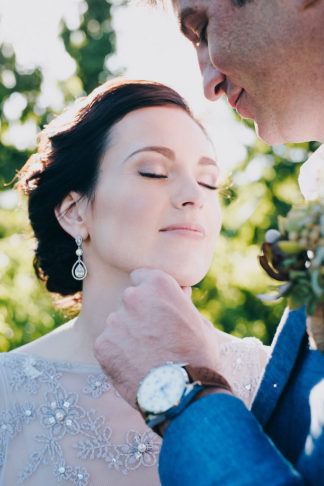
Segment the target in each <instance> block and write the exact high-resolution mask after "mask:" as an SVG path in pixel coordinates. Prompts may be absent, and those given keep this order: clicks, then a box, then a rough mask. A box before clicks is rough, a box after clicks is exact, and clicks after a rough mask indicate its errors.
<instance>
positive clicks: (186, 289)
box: [181, 287, 192, 299]
mask: <svg viewBox="0 0 324 486" xmlns="http://www.w3.org/2000/svg"><path fill="white" fill-rule="evenodd" d="M181 290H182V292H183V293H184V294H185V295H187V297H189V299H191V294H192V288H191V287H181Z"/></svg>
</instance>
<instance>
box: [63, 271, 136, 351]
mask: <svg viewBox="0 0 324 486" xmlns="http://www.w3.org/2000/svg"><path fill="white" fill-rule="evenodd" d="M129 285H130V280H129V275H128V274H126V273H119V272H116V273H115V272H114V275H109V277H108V278H107V277H105V278H102V279H100V278H98V277H97V278H92V279H91V278H89V279H88V277H87V280H86V281H84V285H83V296H82V309H81V312H80V314H79V315H78V317H77V318H76V319H75V320H74V321H72V322H71V325H70V333H71V337H73V341H74V346H76V345H77V347H78V356H79V357H80V358H81V356H82V361H89V360H92V358H93V360H95V358H94V357H93V346H94V342H95V340H96V339H97V337H98V336H99V334H101V333H102V331H103V330H104V329H105V325H106V324H105V322H106V318H107V317H108V315H109V314H110V313H111V312H113V311H115V310H116V309H117V308H118V306H119V304H120V302H121V297H122V293H123V291H124V289H125V288H126V287H127V286H129ZM67 328H69V325H68V326H67Z"/></svg>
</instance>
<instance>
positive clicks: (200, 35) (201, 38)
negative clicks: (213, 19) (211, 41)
mask: <svg viewBox="0 0 324 486" xmlns="http://www.w3.org/2000/svg"><path fill="white" fill-rule="evenodd" d="M207 26H208V23H206V24H205V25H204V26H203V28H202V29H201V31H200V32H199V33H198V40H197V41H196V42H195V46H196V47H199V46H200V44H201V43H202V42H204V43H206V44H207V36H206V34H207Z"/></svg>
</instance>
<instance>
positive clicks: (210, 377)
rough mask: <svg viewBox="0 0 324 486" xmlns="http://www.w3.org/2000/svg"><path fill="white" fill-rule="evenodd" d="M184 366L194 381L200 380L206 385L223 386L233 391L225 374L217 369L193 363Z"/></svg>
mask: <svg viewBox="0 0 324 486" xmlns="http://www.w3.org/2000/svg"><path fill="white" fill-rule="evenodd" d="M184 368H185V370H186V371H187V373H188V375H189V377H190V378H191V380H192V381H198V382H200V383H201V384H202V385H204V386H212V387H214V388H222V389H224V390H227V391H229V392H231V393H233V390H232V388H231V385H230V384H229V383H228V381H227V380H226V379H225V378H224V376H223V375H221V374H220V373H217V371H214V370H212V369H210V368H205V367H203V366H201V367H195V366H191V365H186V366H185V367H184Z"/></svg>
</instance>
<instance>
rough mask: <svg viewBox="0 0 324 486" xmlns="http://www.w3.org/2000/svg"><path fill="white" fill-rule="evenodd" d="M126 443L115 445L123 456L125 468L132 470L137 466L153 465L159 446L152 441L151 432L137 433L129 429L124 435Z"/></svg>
mask: <svg viewBox="0 0 324 486" xmlns="http://www.w3.org/2000/svg"><path fill="white" fill-rule="evenodd" d="M126 442H127V444H126V445H121V446H117V450H118V451H119V453H120V454H121V456H122V457H124V458H125V470H126V471H128V470H134V469H137V468H138V467H139V466H141V465H143V466H154V464H156V459H157V454H158V453H159V450H160V446H159V444H157V443H154V442H153V434H152V432H145V433H144V434H138V433H137V432H135V431H134V430H130V431H129V432H128V434H127V437H126Z"/></svg>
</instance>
